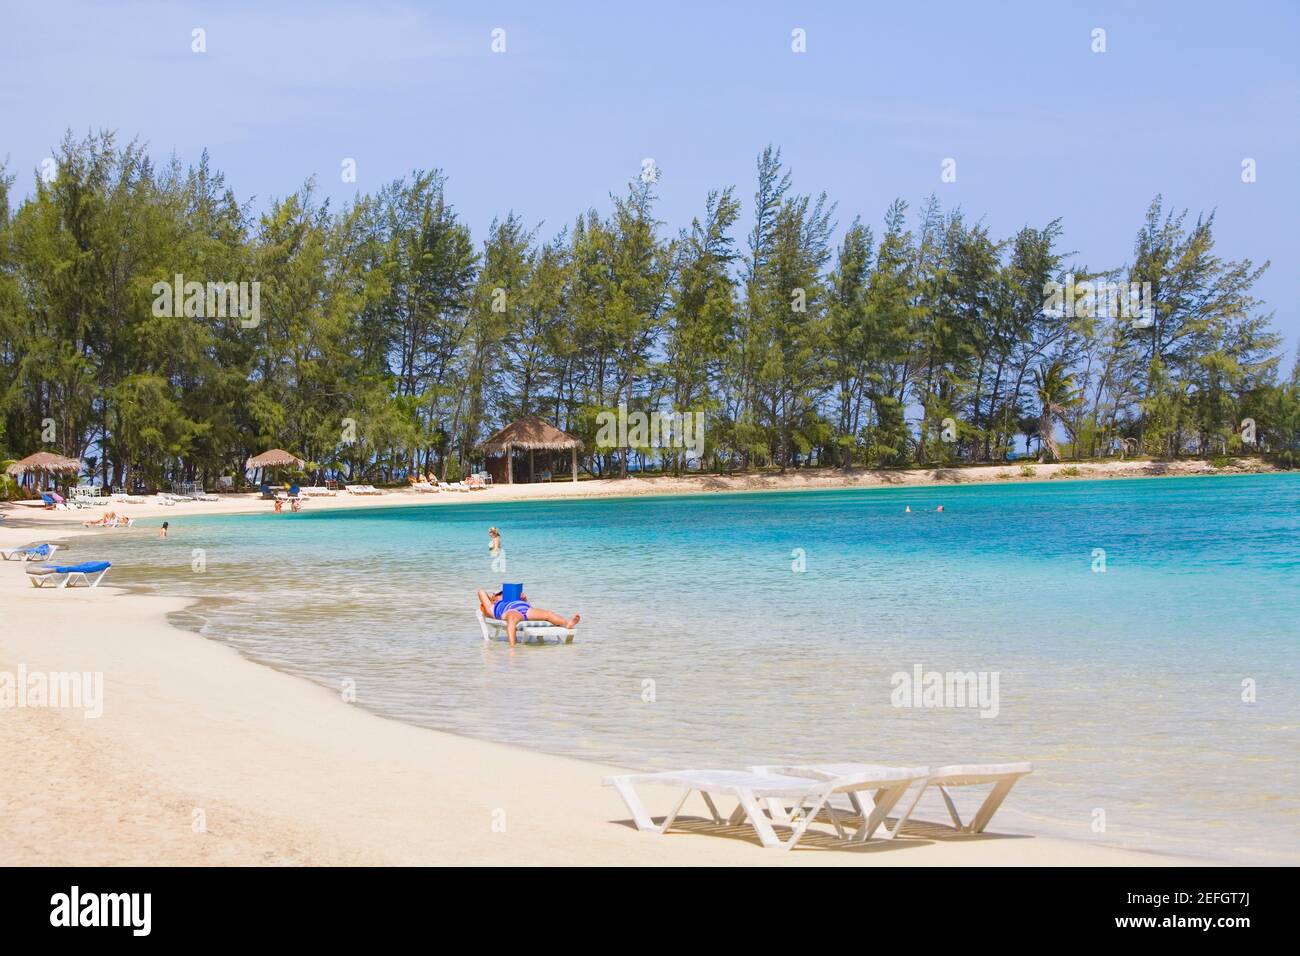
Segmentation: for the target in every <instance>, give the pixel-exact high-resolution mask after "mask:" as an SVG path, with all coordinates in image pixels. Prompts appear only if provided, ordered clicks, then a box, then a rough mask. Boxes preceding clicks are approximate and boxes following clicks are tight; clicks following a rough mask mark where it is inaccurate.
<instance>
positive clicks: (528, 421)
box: [482, 415, 582, 484]
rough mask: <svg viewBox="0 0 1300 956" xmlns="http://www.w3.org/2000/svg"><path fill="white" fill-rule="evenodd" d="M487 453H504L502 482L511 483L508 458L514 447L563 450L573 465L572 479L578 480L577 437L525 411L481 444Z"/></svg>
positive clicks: (511, 454) (514, 449) (579, 449)
mask: <svg viewBox="0 0 1300 956" xmlns="http://www.w3.org/2000/svg"><path fill="white" fill-rule="evenodd" d="M482 448H483V451H484V452H485V453H486V454H488V455H505V456H506V483H507V484H513V483H514V480H515V477H514V468H513V467H511V461H512V458H513V455H514V453H515V452H516V451H526V452H529V453H530V454H531V453H532V452H536V451H567V452H569V454H570V457H571V460H572V465H573V480H574V481H577V480H578V452H579V451H581V450H582V441H581V439H578V438H574V437H573V436H572V435H570V434H569V433H568V432H562V431H560V430H559V429H558V428H556V427H555V426H554V425H552V424H551V423H550V422H548V421H546V420H544V419H541V418H538V417H537V416H536V415H527V416H525V417H523V418H521V419H519V420H518V421H515V422H511V423H510V424H509V425H507V426H506V427H505V428H503V429H501V430H500V431H499V432H497V433H496V434H495V435H493V436H492V437H491V438H489V439H488V440H487V441H485V442H484V443H483V445H482Z"/></svg>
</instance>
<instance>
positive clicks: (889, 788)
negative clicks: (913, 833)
mask: <svg viewBox="0 0 1300 956" xmlns="http://www.w3.org/2000/svg"><path fill="white" fill-rule="evenodd" d="M749 769H750V770H751V771H752V772H754V773H764V774H778V775H781V776H791V777H811V778H813V779H816V780H835V779H844V780H852V781H854V783H853V785H852V786H849V787H844V788H837V789H836V791H835V792H836V793H841V794H844V796H845V797H847V799H848V801H849V806H850V807H852V808H853V813H854V815H855V816H856V817H857V818H858V820H859V821H860V822H859V824H858V827H857V830H856V831H855V832H854V834H853V839H854V840H857V841H861V842H866V841H867V840H870V839H871V838H872V837H873V836H874V835H875V833H876V830H878V829H880V828H881V826H882V825H883V824H884V823H885V820H886V819H887V818H888V816H889V811H890V810H892V809H894V807H895V806H896V805H897V804H898V802H899V801H900V800H902V799H903V797H905V796H906V795H907V791H908V790H910V789H911V788H912V785H913V784H915V783H916V782H917V781H924V780H926V779H927V778H928V777H929V775H930V770H929V768H928V767H887V766H883V765H881V764H866V763H827V764H810V765H796V766H784V765H779V764H771V765H767V766H758V767H750V768H749ZM863 793H866V794H867V795H868V796H869V798H870V800H871V804H872V809H871V811H870V812H867V811H866V810H865V808H864V804H863V802H862V794H863ZM825 810H826V815H827V816H829V817H830V820H831V823H832V824H833V825H834V827H835V833H836V835H837V836H839V837H841V838H843V837H844V825H843V823H842V822H841V821H840V812H839V811H838V810H837V809H836V807H835V806H834V805H833V804H832V803H831V802H830V801H827V803H826V807H825ZM768 812H769V813H770V814H771V815H772V817H773V818H774V819H777V818H779V815H780V814H781V813H786V812H788V811H786V808H785V807H783V806H780V805H779V804H778V803H777V802H776V801H772V800H769V801H768ZM902 825H903V820H901V819H900V820H899V821H898V822H897V823H896V824H894V829H892V830H890V829H889V827H885V828H884V834H883V838H884V839H886V840H892V839H893V838H894V837H896V836H898V831H899V829H900V828H901V827H902Z"/></svg>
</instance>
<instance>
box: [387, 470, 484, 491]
mask: <svg viewBox="0 0 1300 956" xmlns="http://www.w3.org/2000/svg"><path fill="white" fill-rule="evenodd" d="M407 480H408V481H409V482H410V485H411V490H412V491H418V492H421V493H423V494H436V493H437V492H440V491H484V490H486V489H487V487H488V485H489V484H490V482H488V481H485V480H484V478H483V476H482V475H478V474H473V475H470V476H469V477H468V478H466V479H465V480H464V481H439V480H438V479H436V478H434V477H432V476H430V477H428V478H420V477H419V476H415V475H413V476H412V477H410V478H408V479H407Z"/></svg>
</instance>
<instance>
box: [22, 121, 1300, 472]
mask: <svg viewBox="0 0 1300 956" xmlns="http://www.w3.org/2000/svg"><path fill="white" fill-rule="evenodd" d="M47 179H48V181H47ZM13 183H14V178H13V176H11V175H5V174H4V171H3V170H2V169H0V457H3V456H6V455H8V456H10V457H13V456H17V455H20V454H26V453H28V452H31V451H36V450H41V449H47V450H54V451H59V452H61V453H63V454H68V455H74V456H78V455H79V456H82V457H83V458H85V459H86V461H87V464H88V466H89V470H90V473H91V474H92V475H95V476H97V477H100V478H101V479H102V480H103V481H104V483H105V484H111V485H124V484H127V483H132V484H136V483H140V484H155V485H156V484H161V483H165V482H167V481H173V480H196V479H197V480H201V481H209V482H210V481H211V480H212V479H213V478H214V477H216V476H218V475H239V474H241V473H242V467H241V466H242V462H243V460H244V459H245V458H246V457H247V456H248V455H249V454H251V453H256V452H259V451H261V450H264V449H265V448H268V447H284V448H287V449H289V450H291V451H293V452H295V453H296V454H298V455H300V456H302V457H304V458H306V459H308V460H310V461H311V462H312V463H313V470H322V471H330V472H333V473H337V474H341V475H345V476H348V477H352V478H365V479H370V480H376V481H383V480H388V479H395V478H399V477H400V476H401V475H403V474H405V473H407V472H408V471H410V470H419V471H421V472H425V471H434V472H437V473H438V474H440V475H441V476H443V477H446V478H455V477H457V476H459V475H460V474H461V473H462V472H463V471H464V470H465V469H466V468H467V467H468V466H469V465H470V464H472V463H474V462H475V461H476V460H479V459H480V457H481V456H480V455H479V453H478V451H477V448H478V445H479V443H480V442H481V441H482V440H483V439H484V438H485V437H486V436H487V435H488V434H489V433H490V432H491V431H492V430H494V429H495V428H497V427H499V426H501V425H502V424H504V423H506V422H508V421H511V420H513V419H515V418H517V417H520V416H522V415H526V414H536V415H541V416H543V417H544V418H547V419H549V420H551V421H553V422H554V423H555V424H557V425H558V426H559V427H561V428H563V429H565V430H567V431H569V432H571V433H573V434H575V435H577V436H579V437H580V438H582V439H583V440H584V441H585V442H586V443H587V446H588V447H587V452H588V453H587V455H586V456H585V459H584V467H585V468H586V469H588V470H590V471H591V472H592V473H595V474H603V475H609V474H620V473H625V472H626V469H627V467H628V465H629V463H630V462H631V463H635V465H636V466H638V467H642V468H645V467H650V468H660V467H662V468H666V469H670V470H677V469H683V468H686V467H702V468H704V469H707V470H714V469H717V470H730V469H737V468H752V467H769V466H777V467H790V466H801V465H806V464H809V463H816V464H822V465H836V466H842V465H868V466H876V467H879V466H901V465H908V464H914V463H921V464H953V463H960V462H972V461H1002V460H1005V459H1006V457H1007V455H1008V453H1009V452H1011V451H1020V452H1025V451H1037V452H1038V453H1039V454H1041V455H1042V456H1043V457H1053V456H1061V455H1065V456H1072V457H1092V456H1099V455H1107V454H1115V453H1123V454H1147V455H1154V456H1171V455H1180V454H1189V453H1194V454H1228V453H1232V452H1237V451H1240V450H1242V449H1243V445H1249V444H1250V443H1251V439H1252V438H1253V439H1254V442H1255V443H1256V445H1257V446H1258V447H1261V448H1263V449H1265V450H1272V451H1276V452H1286V451H1288V450H1290V451H1291V452H1294V449H1295V448H1296V443H1297V440H1298V438H1300V384H1298V381H1297V371H1300V370H1290V372H1289V375H1285V374H1282V372H1283V370H1281V369H1279V365H1280V362H1281V358H1280V356H1281V352H1282V342H1281V341H1280V339H1279V336H1278V335H1277V334H1275V332H1274V331H1272V329H1271V327H1270V321H1271V318H1272V317H1271V314H1270V313H1268V312H1266V311H1265V310H1264V306H1263V304H1262V303H1260V302H1259V301H1257V300H1256V299H1255V298H1254V297H1253V295H1252V289H1253V287H1254V285H1255V283H1256V281H1257V279H1258V278H1259V276H1260V274H1261V273H1262V272H1263V270H1264V269H1265V268H1266V267H1267V263H1265V264H1264V265H1262V266H1256V265H1254V264H1253V263H1251V262H1249V261H1245V260H1233V259H1229V258H1226V257H1223V256H1221V255H1220V253H1219V252H1218V251H1217V250H1216V249H1215V244H1214V235H1213V230H1214V217H1213V216H1212V215H1210V216H1202V217H1200V218H1197V219H1196V220H1194V221H1193V220H1191V219H1189V217H1188V215H1187V214H1186V213H1185V212H1173V211H1169V210H1166V209H1165V208H1164V206H1163V204H1162V202H1161V200H1160V199H1159V198H1158V197H1157V198H1156V200H1155V201H1154V202H1152V203H1151V205H1150V208H1149V209H1148V210H1147V211H1146V214H1145V216H1144V217H1142V218H1140V219H1138V218H1137V217H1135V225H1136V227H1137V228H1136V239H1135V242H1134V247H1133V249H1132V250H1131V254H1130V255H1128V256H1127V261H1126V262H1124V263H1123V264H1120V265H1115V264H1114V263H1111V264H1102V265H1100V266H1098V265H1095V264H1089V263H1082V262H1078V261H1075V257H1074V256H1073V254H1072V253H1070V252H1069V251H1068V249H1067V248H1066V247H1065V239H1064V226H1063V224H1062V223H1061V221H1060V220H1054V221H1051V222H1047V223H1044V224H1041V225H1038V226H1026V227H1024V228H1023V229H1021V230H1020V231H1019V232H1018V233H1016V234H1015V235H1014V236H1010V237H1005V238H997V237H994V236H992V235H990V233H989V230H988V228H987V227H986V226H985V225H984V224H983V223H982V222H981V221H978V220H972V219H971V218H969V217H968V216H967V215H965V214H964V213H963V212H962V211H961V210H960V209H944V208H943V207H942V206H941V204H940V203H939V202H938V201H937V200H936V199H934V198H931V199H930V200H928V201H927V202H924V203H923V204H921V205H920V207H919V208H917V209H915V210H913V209H909V207H908V205H907V204H906V203H905V202H903V201H901V200H899V201H896V202H894V203H893V204H892V205H891V206H890V207H889V208H888V209H887V210H886V211H885V213H884V218H883V220H882V221H881V222H880V223H879V225H878V227H873V226H872V225H869V224H867V223H866V222H864V221H862V220H861V219H858V218H854V219H852V220H851V221H846V222H841V221H840V213H839V211H838V210H837V209H836V207H835V205H834V204H833V203H832V201H831V200H830V199H829V198H828V197H827V195H826V194H825V193H818V194H815V195H814V194H808V193H803V192H800V191H799V190H798V189H797V188H796V187H795V184H794V181H793V180H792V178H791V174H790V172H789V171H788V170H787V169H786V168H785V167H784V165H783V163H782V160H781V154H780V152H779V150H776V149H773V148H768V149H766V150H764V151H763V152H762V154H761V155H760V156H759V157H758V161H757V177H756V184H755V188H754V193H753V198H752V200H751V201H750V203H749V204H748V206H747V207H745V206H744V205H743V204H742V201H741V199H740V198H739V197H738V195H737V190H736V188H735V187H726V188H719V189H717V190H716V191H714V192H711V193H709V195H708V196H706V197H703V207H702V208H701V210H700V213H699V215H698V216H697V217H696V218H694V219H693V220H692V221H691V222H690V224H689V225H688V226H686V227H685V228H682V229H680V230H674V229H672V228H670V227H669V226H668V225H667V224H665V223H663V222H661V221H660V220H659V219H657V218H656V216H657V214H656V194H655V188H656V185H655V181H654V176H638V177H636V178H634V179H633V181H632V182H631V183H630V184H629V185H628V187H627V189H626V191H625V192H624V193H622V194H621V195H615V196H612V197H611V198H610V200H609V202H608V204H607V208H604V209H590V210H588V211H586V212H583V213H581V214H580V215H578V216H576V217H575V219H574V220H573V222H572V223H571V224H570V225H568V226H566V227H565V228H563V229H560V230H558V231H556V232H553V233H552V234H549V235H543V234H541V232H540V230H539V229H538V228H535V227H531V226H529V225H528V224H527V222H526V221H525V219H524V218H523V217H521V216H520V215H518V214H515V213H509V214H506V215H504V217H503V218H499V219H497V220H495V221H493V222H492V223H491V225H490V227H489V228H488V230H487V233H486V235H484V236H482V237H481V241H476V239H475V238H474V237H473V236H472V235H471V232H470V229H469V227H468V226H467V225H466V224H465V222H464V221H463V220H462V219H461V217H460V216H459V215H458V214H457V212H456V210H455V208H454V206H453V205H452V203H451V202H450V200H449V198H448V196H447V191H446V184H445V180H444V177H443V175H442V174H441V173H439V172H438V171H436V170H435V171H417V172H414V173H412V174H411V175H410V176H408V177H405V178H403V179H401V180H398V181H396V182H394V183H392V184H391V185H389V186H387V187H385V188H384V189H382V190H380V191H379V192H377V193H375V194H373V195H362V196H358V197H357V198H356V199H355V200H354V201H353V202H352V203H350V204H348V205H347V206H345V207H343V208H338V209H333V208H331V207H330V205H329V204H328V203H325V202H321V201H319V199H318V196H317V193H316V190H315V189H314V188H313V185H312V184H311V183H310V182H308V183H307V184H306V185H304V186H303V187H302V188H301V189H300V190H298V191H297V192H295V193H294V194H292V195H290V196H288V197H286V198H284V199H280V200H276V201H274V202H271V203H269V204H268V205H266V206H265V208H264V209H263V210H262V211H260V212H255V211H254V210H253V209H252V208H251V204H250V203H249V202H247V201H241V200H240V199H239V198H238V197H236V196H235V194H234V193H233V191H232V190H231V189H230V188H229V187H228V186H227V185H226V183H225V181H224V179H223V177H222V175H221V174H220V173H219V172H217V171H215V170H214V169H213V168H212V167H211V166H210V164H209V161H208V157H207V156H206V154H205V155H204V156H203V158H202V159H201V161H200V162H199V163H198V164H197V165H196V166H193V167H189V168H186V167H184V166H183V165H182V164H181V163H179V162H178V161H176V160H175V159H173V160H172V161H171V162H169V163H167V164H166V165H157V164H155V163H154V162H152V161H151V160H150V158H149V155H148V153H147V152H146V151H145V149H144V148H142V147H141V145H139V144H138V143H131V144H127V145H124V146H122V145H119V144H118V143H117V141H116V139H115V137H114V136H113V135H111V134H101V135H92V136H89V137H87V138H85V139H82V140H76V139H74V138H72V137H71V136H69V137H68V138H67V139H65V141H64V143H63V144H62V147H61V149H60V152H59V155H58V156H57V170H56V172H55V174H54V175H53V176H52V177H37V180H36V182H35V185H34V190H33V192H32V193H31V194H30V195H29V196H27V197H25V198H23V199H22V200H21V201H20V202H17V203H16V204H15V203H14V202H13V199H12V197H13ZM742 223H743V224H742ZM837 237H838V241H836V238H837ZM1120 258H1121V256H1120V255H1118V254H1117V256H1116V259H1117V260H1118V259H1120ZM176 276H181V277H183V280H184V281H185V282H191V281H193V282H199V283H203V284H206V283H209V282H214V283H240V282H245V283H252V282H256V283H258V293H259V295H258V304H259V309H260V312H259V315H258V317H257V321H256V322H253V321H247V320H244V319H241V317H239V316H232V315H230V314H226V315H212V314H208V311H209V310H205V309H204V308H203V307H202V305H201V304H200V305H198V306H197V307H194V306H191V307H182V305H181V304H177V305H176V306H175V307H173V308H161V309H160V308H159V307H158V302H159V292H158V289H159V283H163V284H170V283H172V282H173V281H174V280H175V277H176ZM1107 282H1108V283H1117V284H1119V285H1120V286H1121V287H1123V288H1127V287H1128V286H1129V284H1130V283H1137V284H1138V286H1139V287H1142V288H1144V289H1146V290H1147V292H1148V295H1149V306H1150V308H1149V309H1148V310H1147V311H1146V312H1144V313H1143V314H1142V315H1139V316H1133V315H1124V314H1110V313H1111V312H1115V311H1116V310H1114V309H1111V310H1106V309H1097V308H1094V309H1091V310H1090V309H1088V308H1086V306H1085V307H1082V308H1079V307H1076V308H1075V309H1073V310H1069V311H1068V314H1065V315H1061V314H1059V311H1060V310H1056V309H1053V308H1052V307H1050V305H1049V304H1048V301H1047V300H1048V297H1047V293H1046V290H1048V289H1049V288H1052V287H1053V286H1052V283H1058V284H1059V285H1058V286H1056V288H1061V287H1062V286H1064V287H1066V288H1068V289H1069V292H1070V298H1071V299H1075V298H1076V297H1075V295H1074V293H1075V292H1076V291H1079V292H1080V296H1079V298H1078V300H1077V301H1083V296H1082V292H1083V290H1086V289H1087V288H1088V287H1087V285H1085V283H1107ZM620 405H624V406H626V407H627V408H628V409H629V410H633V411H636V410H641V411H647V412H648V411H651V410H658V411H661V412H669V411H692V412H703V413H704V414H705V442H706V444H705V455H704V458H703V460H702V461H700V462H698V463H697V462H689V463H688V461H687V460H686V456H685V454H684V453H683V452H681V451H679V450H674V449H647V448H640V449H628V450H622V449H609V448H597V447H595V446H594V439H595V436H596V433H597V416H598V415H599V413H601V412H602V411H607V410H611V409H616V408H617V407H619V406H620ZM1246 419H1250V420H1252V421H1253V423H1254V425H1253V428H1252V427H1248V428H1246V429H1245V430H1244V431H1243V425H1242V423H1243V421H1244V420H1246ZM1252 431H1253V433H1254V434H1253V435H1252Z"/></svg>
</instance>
